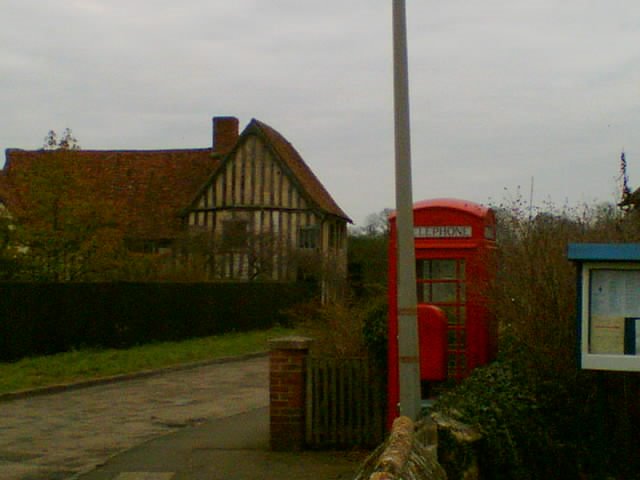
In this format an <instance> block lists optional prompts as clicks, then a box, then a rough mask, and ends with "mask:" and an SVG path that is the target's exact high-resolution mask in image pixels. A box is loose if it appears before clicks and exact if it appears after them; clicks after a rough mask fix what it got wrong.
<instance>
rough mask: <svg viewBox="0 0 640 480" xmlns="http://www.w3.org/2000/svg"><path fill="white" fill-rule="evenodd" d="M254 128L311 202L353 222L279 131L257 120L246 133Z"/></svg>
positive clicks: (327, 211) (252, 121)
mask: <svg viewBox="0 0 640 480" xmlns="http://www.w3.org/2000/svg"><path fill="white" fill-rule="evenodd" d="M253 126H255V128H257V129H258V131H259V132H260V133H261V134H262V136H263V138H265V139H266V140H267V142H268V143H269V144H270V145H271V147H272V148H273V149H274V150H275V151H276V153H277V155H278V156H279V157H280V159H281V160H282V161H283V162H284V163H285V165H286V166H287V167H288V168H289V169H290V170H291V172H292V173H293V175H294V177H295V178H296V179H297V180H298V181H299V182H300V184H301V186H302V188H303V189H304V190H305V191H306V192H307V194H308V195H309V196H310V198H311V200H312V201H313V202H315V203H316V205H317V206H318V207H319V208H320V209H321V210H323V211H324V212H325V213H329V214H331V215H335V216H337V217H340V218H343V219H345V220H347V221H348V222H351V219H350V218H349V217H348V216H347V214H346V213H344V211H343V210H342V209H341V208H340V207H339V206H338V204H337V203H336V202H335V201H334V200H333V198H332V197H331V195H330V194H329V192H327V190H326V189H325V188H324V186H323V185H322V183H320V180H318V177H316V176H315V175H314V173H313V172H312V171H311V169H310V168H309V166H308V165H307V164H306V163H305V162H304V160H303V159H302V157H301V156H300V154H299V153H298V151H297V150H296V149H295V148H294V147H293V145H291V144H290V143H289V142H288V141H287V140H286V139H285V138H284V137H283V136H282V135H281V134H280V133H279V132H278V131H276V130H275V129H273V128H271V127H270V126H269V125H267V124H266V123H262V122H260V121H259V120H256V119H255V118H254V119H253V120H251V123H250V124H249V125H248V126H247V129H246V130H245V132H249V131H250V129H251V127H253ZM245 132H243V134H242V135H241V137H240V138H242V137H244V135H245Z"/></svg>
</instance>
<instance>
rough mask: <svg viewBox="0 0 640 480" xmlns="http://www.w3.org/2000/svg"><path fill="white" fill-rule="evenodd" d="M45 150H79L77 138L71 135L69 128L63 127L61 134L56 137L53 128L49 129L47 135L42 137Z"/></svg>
mask: <svg viewBox="0 0 640 480" xmlns="http://www.w3.org/2000/svg"><path fill="white" fill-rule="evenodd" d="M43 148H44V149H45V150H79V149H80V144H79V143H78V139H77V138H76V137H74V136H73V133H72V132H71V129H70V128H65V129H64V131H63V132H62V136H61V137H60V138H58V134H57V133H56V131H55V130H49V132H48V133H47V136H46V137H44V145H43Z"/></svg>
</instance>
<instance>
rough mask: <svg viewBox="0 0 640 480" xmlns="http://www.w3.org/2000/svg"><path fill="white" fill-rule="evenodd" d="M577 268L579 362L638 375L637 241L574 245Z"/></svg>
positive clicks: (639, 264)
mask: <svg viewBox="0 0 640 480" xmlns="http://www.w3.org/2000/svg"><path fill="white" fill-rule="evenodd" d="M567 256H568V258H569V260H572V261H573V262H575V263H576V266H577V269H578V271H577V292H578V298H577V307H578V308H577V312H578V315H577V332H578V336H577V337H578V352H579V355H578V362H579V365H580V367H581V368H583V369H590V370H615V371H640V243H624V244H622V243H621V244H610V243H572V244H569V248H568V255H567Z"/></svg>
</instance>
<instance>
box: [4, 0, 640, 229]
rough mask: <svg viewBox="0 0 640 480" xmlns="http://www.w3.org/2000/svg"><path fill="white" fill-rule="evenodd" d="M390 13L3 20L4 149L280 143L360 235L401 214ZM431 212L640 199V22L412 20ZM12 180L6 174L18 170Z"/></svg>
mask: <svg viewBox="0 0 640 480" xmlns="http://www.w3.org/2000/svg"><path fill="white" fill-rule="evenodd" d="M391 5H392V1H391V0H385V1H383V0H323V1H314V2H312V1H305V0H224V1H223V0H207V1H204V0H181V1H179V2H178V1H175V0H172V1H168V0H126V1H125V0H57V1H53V0H0V18H1V19H2V28H0V149H2V151H4V149H6V148H25V149H34V148H40V147H41V146H42V143H43V139H44V137H45V135H46V133H47V131H48V130H50V129H54V130H56V131H58V132H61V131H62V130H63V129H64V128H66V127H70V128H72V130H73V132H74V134H75V135H76V137H77V138H78V140H79V142H80V144H81V146H82V147H83V148H87V149H146V148H150V149H154V148H188V147H205V146H208V145H210V144H211V117H213V116H214V115H234V116H237V117H238V118H239V119H240V123H241V128H243V127H244V126H245V125H246V124H247V123H248V122H249V121H250V119H251V118H253V117H255V118H257V119H259V120H262V121H264V122H266V123H267V124H269V125H271V126H272V127H274V128H275V129H277V130H278V131H280V133H282V134H283V135H284V136H285V137H286V138H287V139H288V140H289V141H290V142H291V143H292V144H293V145H294V146H295V147H296V148H297V149H298V151H299V152H300V153H301V155H302V156H303V158H304V159H305V160H306V161H307V163H308V164H309V165H310V167H311V168H312V169H313V170H314V172H315V173H316V175H317V176H318V177H319V178H320V180H321V181H322V182H323V183H324V185H325V186H326V187H327V189H328V190H329V191H330V192H331V194H332V195H333V196H334V198H335V199H336V201H337V202H338V203H339V204H340V205H341V207H342V208H343V209H344V210H345V211H346V212H347V213H348V214H349V215H350V216H351V217H352V218H353V219H354V220H355V221H356V223H357V224H361V223H362V222H363V221H364V219H365V217H366V216H367V214H369V213H372V212H376V211H379V210H381V209H382V208H384V207H393V205H394V198H395V197H394V181H393V175H394V170H393V166H394V160H393V158H394V157H393V84H392V53H391V47H392V35H391ZM406 5H407V15H408V31H409V73H410V87H411V98H410V101H411V123H412V131H411V135H412V156H413V182H414V189H413V193H414V199H415V200H416V201H417V200H421V199H426V198H434V197H459V198H464V199H468V200H474V201H477V202H480V203H484V204H487V203H490V202H492V201H493V202H496V203H497V202H500V201H501V200H502V199H503V197H504V196H505V189H507V190H506V195H507V196H509V195H510V196H511V197H513V196H515V195H516V191H517V188H518V186H521V187H522V191H523V194H524V196H525V198H526V199H527V200H528V198H529V191H530V187H531V181H532V178H533V186H534V189H533V190H534V203H538V204H539V203H541V202H542V201H544V200H546V199H551V200H552V201H553V202H554V203H556V204H563V203H564V202H565V201H568V202H570V203H572V204H575V203H579V202H589V203H592V202H596V201H613V200H614V194H615V191H616V182H615V177H616V176H617V174H618V169H619V155H620V151H621V150H622V149H623V148H624V150H625V151H626V154H627V160H628V162H629V174H630V177H631V178H630V180H631V182H630V183H631V185H632V186H634V187H635V186H640V2H638V1H637V0H625V1H622V0H609V1H602V0H599V1H587V0H584V1H577V0H565V1H558V0H535V1H534V0H529V1H526V2H525V1H518V0H512V1H506V0H505V1H497V0H483V1H481V2H480V1H473V0H466V1H462V0H449V1H432V0H420V1H418V0H406ZM3 161H4V155H3V158H2V160H1V161H0V164H2V162H3Z"/></svg>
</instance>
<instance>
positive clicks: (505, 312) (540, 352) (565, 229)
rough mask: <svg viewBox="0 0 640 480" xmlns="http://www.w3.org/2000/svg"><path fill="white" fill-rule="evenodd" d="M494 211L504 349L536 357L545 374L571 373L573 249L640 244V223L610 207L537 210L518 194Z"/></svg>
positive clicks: (494, 295)
mask: <svg viewBox="0 0 640 480" xmlns="http://www.w3.org/2000/svg"><path fill="white" fill-rule="evenodd" d="M495 209H496V212H497V220H498V239H497V240H498V257H497V262H498V274H497V277H496V279H495V283H494V285H493V287H492V289H491V293H490V297H491V302H490V307H491V308H492V311H493V315H494V316H495V318H497V319H498V321H499V325H500V337H501V344H502V345H501V348H502V350H503V351H504V350H505V349H512V350H514V351H515V352H518V351H527V352H529V357H528V358H530V359H531V362H532V364H535V365H536V366H538V367H540V366H543V367H544V368H543V370H544V371H546V370H547V369H548V370H549V371H554V370H558V369H561V370H562V369H566V368H568V369H569V371H570V372H571V371H573V369H574V367H575V361H574V359H575V348H574V346H575V337H574V336H575V313H576V312H575V284H576V277H575V267H574V265H573V264H572V263H571V262H569V261H567V259H566V249H567V244H568V243H571V242H625V241H632V240H634V239H636V240H637V239H639V238H640V223H638V222H636V221H633V219H632V218H631V217H628V216H624V215H621V213H620V212H619V211H617V210H616V209H615V207H613V206H611V205H607V204H602V205H596V206H588V205H583V206H580V207H573V208H571V207H568V206H564V207H560V208H559V207H556V206H554V205H552V204H546V205H543V207H540V208H530V207H529V206H528V205H526V204H525V202H523V200H522V198H521V197H520V196H519V195H518V196H516V198H515V199H512V200H511V201H510V202H508V203H506V204H504V203H503V204H502V205H499V206H497V207H495ZM550 323H552V324H553V328H549V325H550Z"/></svg>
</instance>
